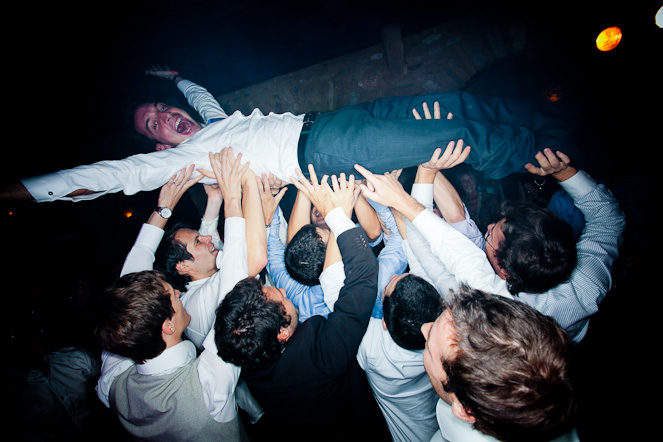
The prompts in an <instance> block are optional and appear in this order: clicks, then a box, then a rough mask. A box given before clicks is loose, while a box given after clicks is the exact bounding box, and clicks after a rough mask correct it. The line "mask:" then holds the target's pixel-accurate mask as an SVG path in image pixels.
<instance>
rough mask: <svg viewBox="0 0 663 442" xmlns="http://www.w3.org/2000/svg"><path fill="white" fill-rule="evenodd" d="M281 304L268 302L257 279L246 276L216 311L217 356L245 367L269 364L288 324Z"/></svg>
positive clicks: (278, 354)
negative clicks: (279, 337)
mask: <svg viewBox="0 0 663 442" xmlns="http://www.w3.org/2000/svg"><path fill="white" fill-rule="evenodd" d="M291 319H292V318H290V317H289V316H288V315H286V311H285V308H284V307H283V305H282V304H280V303H277V302H274V301H270V300H269V299H268V298H267V297H266V296H265V294H264V292H263V286H262V284H261V283H260V281H259V280H258V279H256V278H251V277H249V278H245V279H243V280H241V281H240V282H238V283H237V284H236V285H235V287H234V288H233V289H232V290H231V291H230V292H229V293H228V294H227V295H226V297H225V298H224V299H223V301H222V302H221V304H220V305H219V307H218V308H217V310H216V322H215V324H214V331H215V342H216V346H217V349H218V354H219V356H220V357H221V358H222V359H223V360H224V361H226V362H230V363H231V364H235V365H238V366H240V367H242V368H245V369H257V368H262V367H266V366H269V365H271V364H272V363H274V362H276V361H277V360H278V359H279V358H280V357H281V353H282V352H283V349H284V348H285V343H283V342H281V341H279V340H278V337H277V336H278V334H279V331H280V330H281V328H282V327H288V326H289V325H290V321H291Z"/></svg>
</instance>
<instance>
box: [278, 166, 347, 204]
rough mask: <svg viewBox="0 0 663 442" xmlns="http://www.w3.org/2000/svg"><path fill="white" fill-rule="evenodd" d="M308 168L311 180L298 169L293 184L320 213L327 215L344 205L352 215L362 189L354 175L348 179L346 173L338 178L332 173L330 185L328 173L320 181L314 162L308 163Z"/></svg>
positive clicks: (292, 179) (292, 178) (292, 180)
mask: <svg viewBox="0 0 663 442" xmlns="http://www.w3.org/2000/svg"><path fill="white" fill-rule="evenodd" d="M308 170H309V176H310V177H311V178H310V180H308V179H306V177H305V176H304V174H302V172H301V170H299V169H297V170H296V173H297V178H298V179H295V178H294V177H290V179H291V182H292V183H293V185H294V186H295V187H296V188H297V189H298V190H299V191H301V192H302V193H303V194H304V195H305V196H306V197H308V199H309V200H311V202H312V203H313V205H314V206H315V208H316V209H318V211H319V212H320V214H321V215H322V216H323V217H326V216H327V214H328V213H329V212H331V211H332V210H333V209H335V208H337V207H343V209H344V210H345V213H346V214H348V216H350V215H352V208H353V207H354V204H355V201H356V200H357V196H358V195H359V190H360V188H359V187H356V186H355V177H354V175H350V177H349V179H346V176H345V174H344V173H342V174H340V176H339V177H338V178H337V177H336V175H332V177H331V183H332V185H331V186H330V185H329V183H328V180H329V176H328V175H323V176H322V179H321V180H320V181H318V177H317V175H316V173H315V169H314V167H313V165H312V164H309V165H308Z"/></svg>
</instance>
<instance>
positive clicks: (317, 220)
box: [311, 206, 329, 230]
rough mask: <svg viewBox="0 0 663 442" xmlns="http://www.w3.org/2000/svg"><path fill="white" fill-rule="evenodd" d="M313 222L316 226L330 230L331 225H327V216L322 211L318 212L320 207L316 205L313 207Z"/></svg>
mask: <svg viewBox="0 0 663 442" xmlns="http://www.w3.org/2000/svg"><path fill="white" fill-rule="evenodd" d="M311 224H313V225H314V226H315V227H319V228H322V229H326V230H329V226H327V223H326V222H325V218H324V217H323V216H322V214H321V213H320V212H318V209H316V208H315V206H314V207H312V208H311Z"/></svg>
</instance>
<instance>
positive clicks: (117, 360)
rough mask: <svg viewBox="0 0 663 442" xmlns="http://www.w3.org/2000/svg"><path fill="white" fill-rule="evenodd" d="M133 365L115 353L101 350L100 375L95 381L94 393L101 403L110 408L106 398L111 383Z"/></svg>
mask: <svg viewBox="0 0 663 442" xmlns="http://www.w3.org/2000/svg"><path fill="white" fill-rule="evenodd" d="M132 365H134V361H132V360H131V359H129V358H125V357H123V356H118V355H116V354H115V353H111V352H108V351H106V350H103V351H102V352H101V375H100V376H99V380H98V381H97V386H96V388H95V389H96V391H97V396H98V397H99V399H100V400H101V402H102V403H103V404H104V405H105V406H107V407H109V408H110V403H109V402H108V396H109V394H110V389H111V385H112V384H113V381H114V380H115V379H116V378H117V377H118V376H119V375H121V374H122V373H124V372H125V371H126V370H128V369H129V367H131V366H132Z"/></svg>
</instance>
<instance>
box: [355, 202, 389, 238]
mask: <svg viewBox="0 0 663 442" xmlns="http://www.w3.org/2000/svg"><path fill="white" fill-rule="evenodd" d="M354 210H355V215H356V216H357V221H359V225H361V227H362V228H363V229H364V232H366V236H367V237H368V239H369V241H375V240H376V239H377V238H378V237H379V236H380V233H381V232H382V226H381V225H380V221H379V219H378V215H377V213H376V212H375V210H374V209H373V207H371V205H370V204H369V203H368V201H366V198H364V197H362V196H361V195H359V197H357V202H356V203H355V207H354Z"/></svg>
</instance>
